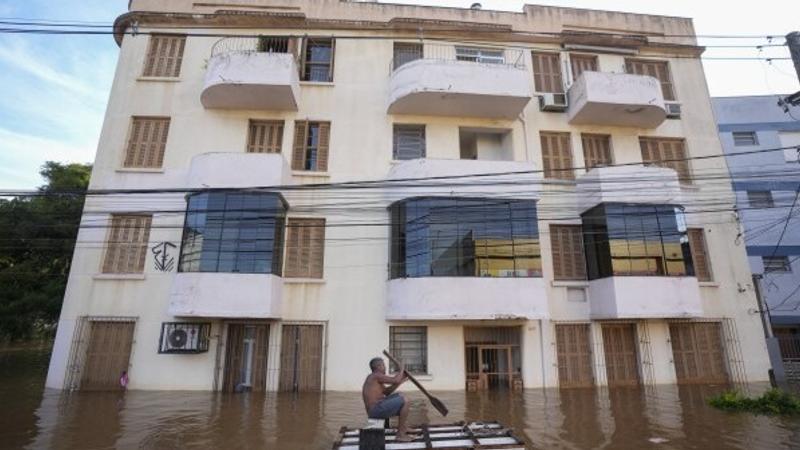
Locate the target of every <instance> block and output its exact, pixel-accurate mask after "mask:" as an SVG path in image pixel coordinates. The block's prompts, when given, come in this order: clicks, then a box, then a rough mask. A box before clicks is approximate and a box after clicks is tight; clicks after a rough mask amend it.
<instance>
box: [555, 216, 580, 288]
mask: <svg viewBox="0 0 800 450" xmlns="http://www.w3.org/2000/svg"><path fill="white" fill-rule="evenodd" d="M557 230H564V232H566V233H567V236H565V235H564V234H562V233H558V232H556V231H557ZM572 233H575V234H577V239H578V243H577V245H578V251H579V252H580V255H578V254H577V252H576V250H575V248H573V244H574V242H570V243H569V244H568V246H566V247H569V248H565V246H563V245H562V244H561V242H559V244H558V248H559V250H560V251H559V255H558V256H557V255H556V252H555V251H554V249H555V248H556V247H557V246H556V245H555V242H556V239H561V238H564V237H566V238H567V239H568V240H569V239H574V238H575V237H576V236H575V234H572ZM550 256H551V258H552V260H553V261H552V264H553V280H555V281H585V280H588V274H587V270H586V251H585V247H584V244H583V227H582V225H581V224H556V223H551V224H550ZM557 257H562V258H563V259H562V260H561V268H562V269H561V271H560V272H559V271H558V270H556V267H557V266H556V258H557ZM567 263H569V264H567ZM565 266H570V267H571V269H570V270H566V269H565ZM579 266H580V268H579Z"/></svg>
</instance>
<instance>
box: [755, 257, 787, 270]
mask: <svg viewBox="0 0 800 450" xmlns="http://www.w3.org/2000/svg"><path fill="white" fill-rule="evenodd" d="M761 261H762V262H763V263H764V273H769V272H791V271H792V265H791V264H789V257H788V256H762V257H761Z"/></svg>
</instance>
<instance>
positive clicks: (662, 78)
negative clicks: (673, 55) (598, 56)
mask: <svg viewBox="0 0 800 450" xmlns="http://www.w3.org/2000/svg"><path fill="white" fill-rule="evenodd" d="M625 70H626V72H628V73H632V74H636V75H647V76H650V77H653V78H656V79H657V80H658V81H659V82H660V83H661V92H662V94H663V95H664V100H666V101H674V100H675V90H674V89H673V86H672V76H671V75H670V73H669V63H667V61H643V60H635V59H626V60H625Z"/></svg>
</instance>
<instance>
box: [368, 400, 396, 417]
mask: <svg viewBox="0 0 800 450" xmlns="http://www.w3.org/2000/svg"><path fill="white" fill-rule="evenodd" d="M404 404H405V401H404V400H403V397H400V394H392V395H390V396H388V397H386V398H384V399H383V400H381V401H379V402H378V403H376V404H375V406H373V407H372V409H370V410H369V418H370V419H388V418H389V417H394V416H398V415H400V410H401V409H402V408H403V405H404Z"/></svg>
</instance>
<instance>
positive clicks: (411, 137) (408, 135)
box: [392, 124, 425, 160]
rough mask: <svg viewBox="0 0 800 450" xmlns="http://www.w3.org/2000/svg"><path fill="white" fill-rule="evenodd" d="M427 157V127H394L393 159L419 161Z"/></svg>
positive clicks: (396, 125)
mask: <svg viewBox="0 0 800 450" xmlns="http://www.w3.org/2000/svg"><path fill="white" fill-rule="evenodd" d="M424 157H425V125H398V124H395V126H394V138H393V142H392V159H397V160H400V159H417V158H424Z"/></svg>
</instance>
